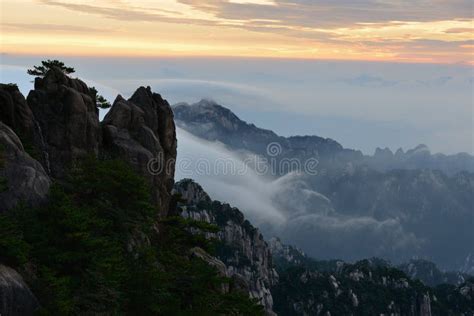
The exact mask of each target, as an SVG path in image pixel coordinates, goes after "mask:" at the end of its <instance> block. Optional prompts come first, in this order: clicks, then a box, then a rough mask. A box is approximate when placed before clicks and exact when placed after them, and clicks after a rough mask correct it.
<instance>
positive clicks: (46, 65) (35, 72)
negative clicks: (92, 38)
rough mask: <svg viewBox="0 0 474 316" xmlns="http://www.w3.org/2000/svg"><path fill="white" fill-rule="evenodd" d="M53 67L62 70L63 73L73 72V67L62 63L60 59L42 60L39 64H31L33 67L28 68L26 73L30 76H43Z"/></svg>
mask: <svg viewBox="0 0 474 316" xmlns="http://www.w3.org/2000/svg"><path fill="white" fill-rule="evenodd" d="M53 67H57V68H59V69H61V70H62V72H63V73H64V74H65V75H69V74H72V73H74V72H75V70H74V68H72V67H68V66H66V65H64V63H63V62H62V61H59V60H57V59H55V60H50V59H48V60H43V61H42V62H41V66H33V69H28V70H27V73H28V74H29V75H31V76H36V77H44V76H45V75H46V73H47V72H48V71H49V70H50V69H51V68H53Z"/></svg>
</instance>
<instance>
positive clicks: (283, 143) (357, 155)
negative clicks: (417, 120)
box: [173, 100, 474, 175]
mask: <svg viewBox="0 0 474 316" xmlns="http://www.w3.org/2000/svg"><path fill="white" fill-rule="evenodd" d="M173 111H174V113H175V118H176V124H177V125H178V126H179V127H181V128H183V129H185V130H187V131H189V132H191V133H192V134H194V135H196V136H199V137H201V138H204V139H207V140H210V141H220V142H222V143H224V144H226V145H228V146H229V147H230V148H232V149H235V150H248V151H251V152H253V153H256V154H259V155H262V156H268V153H267V146H268V144H270V143H278V144H279V145H280V147H281V148H279V149H280V150H281V152H279V158H285V157H297V158H300V159H304V158H307V157H316V158H318V159H319V160H320V163H321V164H323V165H327V166H331V165H334V164H336V165H338V164H345V163H348V162H351V163H352V164H356V165H368V166H369V167H370V168H372V169H374V170H378V171H387V170H392V169H436V170H441V171H443V172H444V173H446V174H448V175H453V174H456V173H458V172H461V171H469V172H474V157H473V156H471V155H469V154H467V153H459V154H455V155H443V154H434V155H433V154H431V153H430V150H429V148H428V147H427V146H426V145H419V146H417V147H416V148H413V149H409V150H407V151H406V152H404V151H403V150H402V149H401V148H400V149H398V150H397V151H396V153H393V152H392V151H391V150H390V149H388V148H385V149H381V148H377V149H376V151H375V153H374V155H373V156H369V155H363V154H362V152H361V151H358V150H353V149H347V148H344V147H343V146H342V145H341V144H339V143H338V142H337V141H335V140H333V139H330V138H323V137H319V136H292V137H282V136H278V135H277V134H276V133H274V132H273V131H270V130H266V129H262V128H258V127H256V126H255V125H253V124H249V123H247V122H244V121H242V120H241V119H239V118H238V117H237V116H236V115H235V114H234V113H233V112H232V111H230V110H229V109H227V108H225V107H223V106H222V105H219V104H217V103H216V102H214V101H212V100H201V101H199V102H197V103H194V104H188V103H178V104H175V105H173ZM270 156H271V155H270Z"/></svg>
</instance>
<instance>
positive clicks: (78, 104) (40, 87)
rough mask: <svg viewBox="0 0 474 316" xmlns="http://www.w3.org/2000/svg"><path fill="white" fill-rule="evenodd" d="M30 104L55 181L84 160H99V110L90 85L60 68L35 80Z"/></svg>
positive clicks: (44, 162) (44, 163)
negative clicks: (91, 158) (89, 157)
mask: <svg viewBox="0 0 474 316" xmlns="http://www.w3.org/2000/svg"><path fill="white" fill-rule="evenodd" d="M27 103H28V105H29V107H30V109H31V111H32V112H33V114H34V118H35V121H36V122H37V123H38V129H39V132H40V134H41V135H42V140H43V142H44V143H43V144H36V145H37V147H39V150H40V151H41V152H42V153H43V157H42V163H43V165H44V167H45V168H46V169H47V170H49V171H50V174H51V175H52V176H53V177H55V178H63V177H64V176H65V175H66V173H67V169H69V168H70V167H72V166H74V164H75V163H76V162H77V161H78V160H79V159H81V158H84V157H86V156H89V155H93V156H98V153H99V146H100V143H101V132H100V127H99V116H98V110H97V107H96V104H95V101H94V99H93V96H92V93H91V92H90V90H89V88H88V87H87V85H86V84H85V83H84V82H83V81H81V80H79V79H72V78H69V77H68V76H67V75H65V74H64V73H63V72H62V71H61V70H60V69H59V68H52V69H51V70H49V71H48V72H47V73H46V75H45V76H44V78H36V79H35V89H34V90H32V91H30V93H29V95H28V98H27Z"/></svg>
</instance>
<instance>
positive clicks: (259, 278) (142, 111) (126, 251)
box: [0, 67, 272, 316]
mask: <svg viewBox="0 0 474 316" xmlns="http://www.w3.org/2000/svg"><path fill="white" fill-rule="evenodd" d="M96 98H97V94H96V92H95V91H94V89H92V88H90V87H88V86H87V85H86V84H85V83H84V82H83V81H81V80H80V79H73V78H71V77H69V76H68V75H66V74H64V73H63V71H62V70H61V69H60V68H57V67H52V68H51V69H50V70H48V71H47V72H46V73H45V75H44V76H42V77H38V78H36V79H35V87H34V90H32V91H30V93H29V95H28V97H27V98H26V99H25V98H24V97H23V96H22V95H21V93H20V92H19V90H18V87H17V86H16V85H14V84H2V85H0V121H1V122H0V314H1V315H6V316H11V315H13V316H16V315H21V316H28V315H33V314H38V313H40V314H59V315H82V314H93V315H99V314H100V315H119V314H120V315H124V314H125V315H183V314H188V315H189V314H191V313H195V314H200V315H203V314H224V315H229V314H245V315H263V314H264V308H263V306H262V305H261V304H258V303H259V302H258V300H257V299H252V298H251V297H250V295H252V297H258V298H262V299H263V301H261V303H262V304H264V303H267V302H268V303H270V304H271V296H270V294H269V290H268V289H267V288H266V287H265V286H268V284H270V282H271V280H270V279H269V278H270V275H271V273H272V270H265V269H270V267H271V258H270V257H269V255H268V250H267V248H265V247H266V245H265V243H264V242H263V239H262V238H261V236H260V235H259V234H258V232H257V231H255V229H253V228H252V229H250V230H246V231H245V232H243V231H242V233H243V235H242V237H245V238H248V239H247V243H248V245H247V246H248V247H247V248H246V249H256V250H255V251H256V253H255V254H256V255H257V254H259V253H260V252H259V251H260V250H261V251H263V252H262V253H261V257H259V258H257V259H255V260H256V261H255V262H254V264H253V265H249V268H248V269H250V268H254V267H259V268H261V269H262V270H258V271H257V272H254V278H253V279H252V280H251V281H252V282H253V281H255V282H253V283H252V282H250V283H245V282H246V281H247V280H246V279H244V278H238V276H239V275H243V274H245V276H247V273H249V272H250V271H248V270H247V268H242V269H243V270H239V269H240V268H241V267H243V266H245V265H244V264H243V263H242V264H240V261H237V262H236V265H235V273H233V274H231V273H230V271H231V270H230V269H233V267H234V266H232V265H231V264H229V268H225V269H226V271H227V270H228V271H229V273H225V274H224V275H223V274H222V273H221V270H219V269H220V268H222V265H223V264H222V265H220V266H219V264H217V265H213V264H211V262H210V261H209V260H208V259H209V258H211V253H213V246H212V245H211V243H210V242H209V241H208V240H207V239H206V238H205V234H208V233H211V232H216V227H215V226H214V225H210V224H208V223H204V222H198V221H193V220H191V219H184V218H183V217H180V216H177V215H176V214H177V210H176V204H175V203H174V200H173V198H172V189H173V185H174V171H175V165H174V164H175V161H176V147H177V140H176V130H175V124H174V120H173V112H172V110H171V108H170V106H169V104H168V102H167V101H166V100H164V99H162V97H161V96H160V95H159V94H156V93H153V92H152V91H151V89H150V88H149V87H147V88H145V87H140V88H138V89H137V90H136V91H135V93H134V94H133V95H132V97H131V98H129V99H128V100H126V99H124V98H123V97H121V96H120V95H119V96H117V98H116V100H115V102H114V103H113V105H112V107H111V109H110V111H109V112H108V114H107V115H106V117H105V118H104V120H103V121H102V122H99V115H98V108H97V100H96ZM227 209H228V207H225V206H222V212H224V213H225V214H227V213H226V212H227ZM239 224H241V223H240V222H239ZM242 224H243V223H242ZM236 225H237V224H236ZM247 226H248V227H249V228H250V225H249V224H247ZM229 227H230V228H232V227H234V226H229ZM239 227H240V226H236V228H235V229H238V228H239ZM196 229H199V232H197V231H196ZM250 255H252V254H250ZM239 258H240V257H239ZM241 258H242V259H241V260H247V261H248V258H247V257H245V256H242V257H241ZM250 258H253V257H250ZM265 258H266V259H267V260H270V261H267V262H265V263H263V262H262V263H261V262H260V261H259V260H260V259H265ZM247 261H245V264H247ZM245 267H246V266H245ZM232 271H233V270H232ZM252 271H253V270H252ZM264 271H266V272H268V275H263V273H264ZM231 276H235V278H231ZM265 282H266V283H265ZM259 286H260V287H259ZM249 291H251V293H249Z"/></svg>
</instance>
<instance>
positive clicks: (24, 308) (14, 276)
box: [0, 264, 39, 316]
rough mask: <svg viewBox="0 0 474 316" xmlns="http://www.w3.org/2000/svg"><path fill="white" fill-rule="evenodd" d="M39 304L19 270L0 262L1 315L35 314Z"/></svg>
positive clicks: (26, 315)
mask: <svg viewBox="0 0 474 316" xmlns="http://www.w3.org/2000/svg"><path fill="white" fill-rule="evenodd" d="M38 307H39V304H38V301H37V300H36V297H35V296H34V295H33V293H31V291H30V289H29V288H28V286H27V285H26V283H25V282H24V281H23V278H22V277H21V275H20V274H18V272H16V271H15V270H13V269H11V268H9V267H7V266H4V265H2V264H0V315H2V316H16V315H21V316H30V315H34V314H35V311H36V310H37V309H38Z"/></svg>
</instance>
